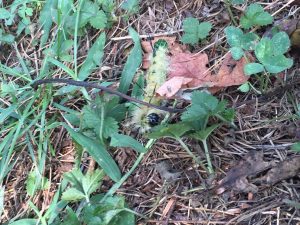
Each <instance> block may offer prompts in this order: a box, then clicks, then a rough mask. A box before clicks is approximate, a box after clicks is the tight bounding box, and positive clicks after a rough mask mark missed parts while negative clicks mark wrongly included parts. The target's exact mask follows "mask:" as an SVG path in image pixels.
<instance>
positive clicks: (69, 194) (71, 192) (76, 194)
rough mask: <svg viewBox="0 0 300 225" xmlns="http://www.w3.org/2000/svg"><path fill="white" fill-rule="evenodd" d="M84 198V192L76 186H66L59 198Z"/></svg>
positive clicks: (70, 199)
mask: <svg viewBox="0 0 300 225" xmlns="http://www.w3.org/2000/svg"><path fill="white" fill-rule="evenodd" d="M84 198H85V194H84V193H83V192H81V191H79V190H78V189H76V188H68V189H67V190H66V191H64V192H63V193H62V196H61V199H63V200H65V201H70V202H71V201H72V202H73V201H79V200H81V199H84Z"/></svg>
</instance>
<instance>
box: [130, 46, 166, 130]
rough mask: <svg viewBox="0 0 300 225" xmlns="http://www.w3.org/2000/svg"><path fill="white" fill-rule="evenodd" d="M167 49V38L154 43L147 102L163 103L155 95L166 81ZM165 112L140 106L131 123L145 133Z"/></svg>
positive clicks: (147, 85)
mask: <svg viewBox="0 0 300 225" xmlns="http://www.w3.org/2000/svg"><path fill="white" fill-rule="evenodd" d="M167 51H168V50H167V42H166V41H165V40H158V41H157V42H156V43H155V44H154V51H153V56H152V59H151V64H150V67H149V69H148V72H147V74H146V87H145V90H144V91H145V94H144V101H145V102H149V103H151V104H154V105H160V104H161V99H160V98H159V97H157V96H155V91H156V89H157V88H159V87H160V86H161V85H162V84H163V83H164V82H165V81H166V77H167V71H168V59H167ZM164 114H165V112H164V111H161V110H158V109H153V108H150V107H147V106H140V107H137V108H136V109H135V110H134V112H133V114H132V122H131V123H132V124H134V126H135V128H136V129H138V130H139V132H140V133H144V132H147V131H149V130H150V129H151V128H152V127H154V126H156V125H158V124H159V123H160V121H161V118H162V116H163V115H164Z"/></svg>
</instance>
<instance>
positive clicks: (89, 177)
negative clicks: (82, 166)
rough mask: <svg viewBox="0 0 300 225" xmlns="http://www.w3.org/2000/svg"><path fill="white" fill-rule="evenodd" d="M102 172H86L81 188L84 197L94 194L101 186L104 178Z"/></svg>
mask: <svg viewBox="0 0 300 225" xmlns="http://www.w3.org/2000/svg"><path fill="white" fill-rule="evenodd" d="M104 175H105V174H104V172H103V170H99V169H97V170H95V171H93V172H88V173H87V174H86V175H84V176H83V178H82V188H83V190H84V192H85V194H86V195H88V196H89V195H91V194H92V193H93V192H95V191H96V190H97V189H98V188H99V186H100V185H101V181H102V179H103V177H104Z"/></svg>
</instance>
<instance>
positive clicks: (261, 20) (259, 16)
mask: <svg viewBox="0 0 300 225" xmlns="http://www.w3.org/2000/svg"><path fill="white" fill-rule="evenodd" d="M240 22H241V26H242V27H243V28H245V29H249V28H251V26H254V25H260V26H264V25H268V24H271V23H272V22H273V17H272V16H271V15H270V14H269V13H267V12H265V11H264V8H263V7H262V6H261V5H259V4H257V3H254V4H251V5H249V6H248V7H247V9H246V13H245V15H244V16H242V18H241V21H240Z"/></svg>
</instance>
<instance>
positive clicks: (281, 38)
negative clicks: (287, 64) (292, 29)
mask: <svg viewBox="0 0 300 225" xmlns="http://www.w3.org/2000/svg"><path fill="white" fill-rule="evenodd" d="M271 42H272V45H273V54H274V55H275V56H276V55H282V54H284V53H286V52H287V51H288V49H289V47H290V45H291V42H290V39H289V36H288V35H287V33H285V32H279V33H277V34H275V35H274V36H273V37H272V39H271Z"/></svg>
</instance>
